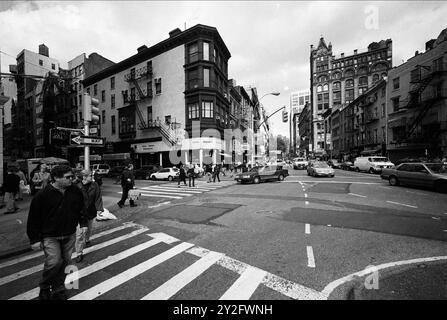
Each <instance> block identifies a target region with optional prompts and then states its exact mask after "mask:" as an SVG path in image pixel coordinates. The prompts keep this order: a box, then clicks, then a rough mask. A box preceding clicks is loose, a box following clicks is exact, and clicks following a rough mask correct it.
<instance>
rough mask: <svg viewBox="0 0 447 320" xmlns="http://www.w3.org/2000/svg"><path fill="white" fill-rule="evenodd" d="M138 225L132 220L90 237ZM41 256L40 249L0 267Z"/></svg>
mask: <svg viewBox="0 0 447 320" xmlns="http://www.w3.org/2000/svg"><path fill="white" fill-rule="evenodd" d="M136 226H138V225H136V224H134V223H132V222H126V223H124V224H123V225H122V226H119V227H116V228H113V229H109V230H105V231H102V232H99V233H96V234H94V235H92V236H91V237H90V240H95V239H98V238H100V237H103V236H106V235H108V234H111V233H114V232H116V231H120V230H123V229H127V228H130V227H136ZM148 230H149V229H148ZM40 256H43V251H38V252H36V253H32V254H29V255H26V256H24V257H20V258H16V259H13V260H9V261H6V262H3V263H1V264H0V269H1V268H4V267H8V266H12V265H13V264H17V263H20V262H23V261H27V260H31V259H34V258H37V257H40Z"/></svg>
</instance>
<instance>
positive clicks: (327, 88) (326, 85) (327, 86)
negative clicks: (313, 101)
mask: <svg viewBox="0 0 447 320" xmlns="http://www.w3.org/2000/svg"><path fill="white" fill-rule="evenodd" d="M323 91H329V85H328V84H327V83H325V84H324V85H323Z"/></svg>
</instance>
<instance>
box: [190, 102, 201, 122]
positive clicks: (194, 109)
mask: <svg viewBox="0 0 447 320" xmlns="http://www.w3.org/2000/svg"><path fill="white" fill-rule="evenodd" d="M199 117H200V114H199V104H198V103H197V102H195V103H190V104H188V118H189V119H199Z"/></svg>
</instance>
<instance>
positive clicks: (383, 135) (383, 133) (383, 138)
mask: <svg viewBox="0 0 447 320" xmlns="http://www.w3.org/2000/svg"><path fill="white" fill-rule="evenodd" d="M385 138H386V133H385V127H382V141H385Z"/></svg>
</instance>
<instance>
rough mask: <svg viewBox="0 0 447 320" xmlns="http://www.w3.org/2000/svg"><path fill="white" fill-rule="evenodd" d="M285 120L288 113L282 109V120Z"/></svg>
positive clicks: (287, 119)
mask: <svg viewBox="0 0 447 320" xmlns="http://www.w3.org/2000/svg"><path fill="white" fill-rule="evenodd" d="M287 121H289V113H288V112H287V111H286V110H284V111H283V112H282V122H287Z"/></svg>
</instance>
